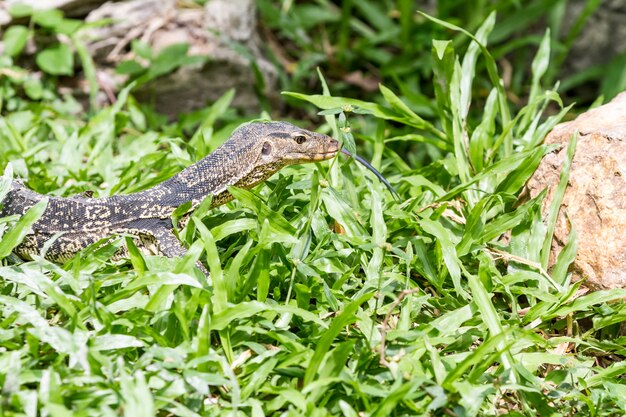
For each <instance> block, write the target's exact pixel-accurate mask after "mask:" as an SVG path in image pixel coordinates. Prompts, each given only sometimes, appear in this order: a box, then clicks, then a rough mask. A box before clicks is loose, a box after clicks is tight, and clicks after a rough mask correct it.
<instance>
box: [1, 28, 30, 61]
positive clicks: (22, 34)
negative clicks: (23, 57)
mask: <svg viewBox="0 0 626 417" xmlns="http://www.w3.org/2000/svg"><path fill="white" fill-rule="evenodd" d="M29 35H30V32H29V30H28V28H27V27H26V26H22V25H13V26H10V27H9V28H7V29H6V31H5V32H4V36H3V37H2V43H3V46H4V51H3V52H4V54H5V55H8V56H17V55H19V54H20V53H21V52H22V50H23V49H24V47H25V46H26V42H27V41H28V37H29Z"/></svg>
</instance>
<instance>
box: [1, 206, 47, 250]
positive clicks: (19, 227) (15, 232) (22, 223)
mask: <svg viewBox="0 0 626 417" xmlns="http://www.w3.org/2000/svg"><path fill="white" fill-rule="evenodd" d="M47 206H48V199H43V200H41V201H39V202H38V203H37V204H35V205H34V206H32V207H31V208H29V209H28V210H27V211H26V213H24V215H23V216H22V217H20V219H19V220H18V221H17V223H15V225H13V227H12V228H11V229H9V230H8V231H7V232H6V233H5V234H4V235H3V236H2V240H1V241H0V259H2V258H6V257H7V256H8V255H9V254H10V253H11V251H12V250H13V249H14V248H15V247H16V246H18V245H19V244H20V243H22V240H24V237H25V236H26V235H27V234H29V233H32V231H33V229H32V226H33V225H34V224H35V222H36V221H37V220H39V219H40V218H41V216H42V215H43V213H44V212H45V211H46V207H47Z"/></svg>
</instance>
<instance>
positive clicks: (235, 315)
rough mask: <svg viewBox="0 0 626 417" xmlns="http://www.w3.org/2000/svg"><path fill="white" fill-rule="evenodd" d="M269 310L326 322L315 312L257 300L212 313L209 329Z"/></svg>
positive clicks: (317, 321)
mask: <svg viewBox="0 0 626 417" xmlns="http://www.w3.org/2000/svg"><path fill="white" fill-rule="evenodd" d="M264 311H269V312H274V313H277V314H283V313H289V314H293V315H294V316H298V317H300V318H302V319H303V320H305V321H309V322H312V323H315V324H317V325H318V326H322V327H323V328H326V327H327V326H326V324H325V323H324V322H323V321H322V320H320V319H319V318H318V317H317V316H316V315H315V314H313V313H311V312H309V311H306V310H303V309H301V308H298V307H294V306H291V305H278V304H275V305H270V304H266V303H261V302H259V301H246V302H241V303H239V304H235V305H231V306H228V307H227V308H226V309H224V310H222V311H221V312H220V313H217V314H214V315H213V316H212V318H211V329H213V330H224V329H226V328H227V327H228V326H230V325H231V324H232V323H233V322H234V321H236V320H241V319H247V318H250V317H253V316H256V315H258V314H259V313H261V312H264Z"/></svg>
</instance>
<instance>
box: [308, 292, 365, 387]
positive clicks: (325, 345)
mask: <svg viewBox="0 0 626 417" xmlns="http://www.w3.org/2000/svg"><path fill="white" fill-rule="evenodd" d="M373 295H374V294H373V293H367V294H363V295H361V296H360V297H359V298H358V299H356V300H353V301H352V302H350V303H349V304H347V305H346V306H345V307H344V308H343V310H342V311H341V312H340V313H339V314H338V315H337V316H336V317H335V318H334V319H333V321H332V322H331V324H330V327H329V328H328V330H326V331H325V332H324V333H323V334H322V336H321V338H320V339H319V342H318V343H317V347H316V348H315V353H313V356H312V357H311V360H310V362H309V365H308V366H307V368H306V372H305V374H304V380H303V383H304V385H305V386H306V385H309V384H310V383H311V382H313V379H314V378H315V376H316V375H317V373H318V372H319V370H320V365H321V364H322V361H323V360H324V357H325V356H326V354H327V353H328V350H329V349H330V346H331V344H332V342H333V341H334V340H335V338H336V337H337V335H338V334H339V332H340V331H341V329H343V328H344V327H345V326H346V325H347V324H348V323H350V322H352V321H354V320H356V316H355V313H356V311H357V310H358V308H359V307H360V306H361V304H363V303H364V302H366V301H367V300H369V299H370V298H372V296H373Z"/></svg>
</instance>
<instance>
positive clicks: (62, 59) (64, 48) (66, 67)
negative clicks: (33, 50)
mask: <svg viewBox="0 0 626 417" xmlns="http://www.w3.org/2000/svg"><path fill="white" fill-rule="evenodd" d="M35 62H37V66H38V67H39V68H41V69H42V70H43V71H44V72H47V73H48V74H51V75H72V74H74V53H73V52H72V50H71V49H70V47H69V46H68V45H67V44H64V43H58V44H56V45H53V46H49V47H48V48H46V49H44V50H43V51H41V52H39V53H37V55H36V57H35Z"/></svg>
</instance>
